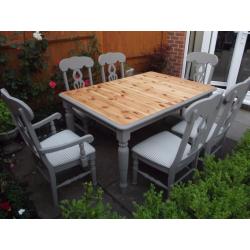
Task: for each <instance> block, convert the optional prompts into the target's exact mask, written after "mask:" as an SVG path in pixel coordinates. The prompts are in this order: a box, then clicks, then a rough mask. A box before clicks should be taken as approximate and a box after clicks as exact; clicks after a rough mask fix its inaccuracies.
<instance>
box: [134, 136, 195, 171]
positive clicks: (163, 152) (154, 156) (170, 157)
mask: <svg viewBox="0 0 250 250" xmlns="http://www.w3.org/2000/svg"><path fill="white" fill-rule="evenodd" d="M180 143H181V138H179V137H178V136H176V135H174V134H172V133H170V132H167V131H163V132H161V133H159V134H156V135H154V136H151V137H149V138H148V139H146V140H144V141H142V142H141V143H139V144H137V145H136V146H134V147H133V148H132V151H133V152H134V153H136V154H137V155H139V156H141V157H143V158H145V159H148V160H150V161H152V162H155V163H157V164H158V165H160V166H162V167H166V168H170V167H171V165H172V164H173V162H174V160H175V157H176V154H177V151H178V149H179V146H180ZM190 148H191V146H190V145H189V144H187V146H186V149H185V151H184V154H183V159H184V158H186V156H187V154H188V153H189V151H190Z"/></svg>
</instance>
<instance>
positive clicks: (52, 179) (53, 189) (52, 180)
mask: <svg viewBox="0 0 250 250" xmlns="http://www.w3.org/2000/svg"><path fill="white" fill-rule="evenodd" d="M49 175H50V186H51V192H52V198H53V204H54V206H55V208H57V207H58V193H57V188H56V175H55V173H54V172H52V171H49Z"/></svg>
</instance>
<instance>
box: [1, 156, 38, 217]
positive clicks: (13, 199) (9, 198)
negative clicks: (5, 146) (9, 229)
mask: <svg viewBox="0 0 250 250" xmlns="http://www.w3.org/2000/svg"><path fill="white" fill-rule="evenodd" d="M4 165H5V163H4V162H3V161H2V160H1V159H0V219H14V218H16V219H28V218H37V217H38V216H37V213H36V210H35V207H34V205H33V203H32V202H31V201H30V200H29V194H28V193H27V192H26V191H25V186H24V185H21V184H19V183H18V182H17V181H15V180H14V178H13V176H12V175H11V174H10V173H9V172H8V171H7V170H5V168H4Z"/></svg>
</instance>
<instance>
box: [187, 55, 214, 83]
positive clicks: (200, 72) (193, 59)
mask: <svg viewBox="0 0 250 250" xmlns="http://www.w3.org/2000/svg"><path fill="white" fill-rule="evenodd" d="M186 60H187V68H186V73H185V79H192V80H193V81H196V82H201V83H210V82H211V79H212V77H213V73H214V68H215V66H216V65H217V63H218V57H217V56H216V55H213V54H209V53H205V52H191V53H189V54H188V55H187V59H186ZM207 65H210V66H211V71H210V74H209V77H208V80H207V82H205V74H206V68H207ZM192 66H193V67H194V72H192ZM191 72H192V75H191V76H190V73H191Z"/></svg>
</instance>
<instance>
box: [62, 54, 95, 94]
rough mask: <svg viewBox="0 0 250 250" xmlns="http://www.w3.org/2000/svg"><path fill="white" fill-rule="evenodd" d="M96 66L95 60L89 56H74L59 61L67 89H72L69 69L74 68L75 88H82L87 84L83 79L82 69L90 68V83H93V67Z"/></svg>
mask: <svg viewBox="0 0 250 250" xmlns="http://www.w3.org/2000/svg"><path fill="white" fill-rule="evenodd" d="M93 66H94V61H93V59H92V58H90V57H88V56H73V57H69V58H65V59H62V60H61V61H60V63H59V68H60V70H61V71H62V72H63V80H64V84H65V88H66V90H70V86H69V79H68V76H67V72H68V70H72V71H73V73H72V78H73V88H74V89H77V88H82V87H84V86H85V82H84V80H83V74H82V69H83V67H86V68H87V69H88V77H89V81H90V84H91V85H92V84H93V78H92V71H91V68H92V67H93Z"/></svg>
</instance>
